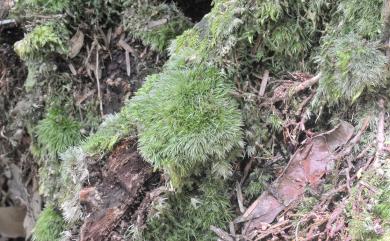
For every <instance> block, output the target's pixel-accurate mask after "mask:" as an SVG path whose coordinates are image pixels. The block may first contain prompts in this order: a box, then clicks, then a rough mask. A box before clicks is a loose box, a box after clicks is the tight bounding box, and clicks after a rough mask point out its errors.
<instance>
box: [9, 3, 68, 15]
mask: <svg viewBox="0 0 390 241" xmlns="http://www.w3.org/2000/svg"><path fill="white" fill-rule="evenodd" d="M70 2H71V1H69V0H18V1H16V7H15V8H16V9H14V11H15V12H22V11H26V9H28V10H29V11H34V12H40V13H46V14H49V13H61V12H63V11H64V10H65V9H66V8H67V7H68V6H69V4H70Z"/></svg>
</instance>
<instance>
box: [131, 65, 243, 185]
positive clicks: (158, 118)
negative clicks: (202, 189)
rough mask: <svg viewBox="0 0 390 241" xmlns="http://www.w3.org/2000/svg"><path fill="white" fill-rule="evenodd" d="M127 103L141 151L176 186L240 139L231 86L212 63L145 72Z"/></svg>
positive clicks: (236, 111) (239, 127) (220, 158)
mask: <svg viewBox="0 0 390 241" xmlns="http://www.w3.org/2000/svg"><path fill="white" fill-rule="evenodd" d="M148 81H152V82H154V83H153V87H152V88H150V87H149V85H146V87H145V88H147V89H148V90H149V91H145V90H140V93H142V94H138V95H137V96H136V97H135V98H134V99H133V101H132V102H131V104H130V107H131V109H132V111H133V116H134V119H135V121H136V122H137V125H138V127H139V149H140V152H141V154H142V156H143V157H144V158H145V159H146V160H148V161H150V162H151V163H153V165H155V166H156V167H158V168H162V169H164V170H165V171H167V172H168V173H169V175H170V176H171V178H172V182H173V184H174V185H175V186H180V183H181V179H182V178H185V177H189V176H191V175H192V174H196V173H200V172H201V171H203V170H204V169H203V168H205V167H209V168H206V170H207V169H210V165H212V164H213V163H212V162H218V160H223V161H225V162H229V160H228V159H227V155H228V153H229V152H230V151H232V150H233V149H234V148H235V147H237V146H239V143H240V141H241V138H242V133H241V125H242V122H241V114H240V112H239V111H238V109H237V104H236V103H235V101H234V100H233V99H232V97H230V96H229V92H230V91H231V90H232V88H231V86H230V85H229V84H227V83H225V80H224V78H223V76H222V75H221V74H220V73H219V71H218V70H217V69H215V68H211V67H204V66H199V67H194V68H190V67H187V68H182V69H177V70H167V71H166V72H164V73H161V74H159V75H154V76H153V77H149V79H148Z"/></svg>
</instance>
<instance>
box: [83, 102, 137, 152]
mask: <svg viewBox="0 0 390 241" xmlns="http://www.w3.org/2000/svg"><path fill="white" fill-rule="evenodd" d="M134 130H135V128H134V125H133V124H132V122H131V119H130V118H129V116H128V113H127V112H126V109H123V110H122V112H121V113H119V114H116V115H112V116H109V117H107V118H106V120H105V121H104V122H103V123H102V124H101V125H100V127H99V128H98V130H97V131H96V133H94V134H93V135H91V136H89V137H88V138H87V139H86V141H85V142H84V143H83V144H82V147H83V150H85V151H86V152H87V153H89V154H97V153H104V152H107V151H110V150H111V149H112V148H113V147H114V145H115V144H116V143H117V142H118V141H119V140H120V139H121V138H122V137H124V136H126V135H130V134H133V132H134Z"/></svg>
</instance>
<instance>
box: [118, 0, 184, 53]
mask: <svg viewBox="0 0 390 241" xmlns="http://www.w3.org/2000/svg"><path fill="white" fill-rule="evenodd" d="M125 6H126V5H125ZM123 24H124V26H125V29H126V30H127V31H129V33H130V34H131V35H133V36H134V37H136V38H139V39H141V40H142V42H143V43H144V44H145V45H149V46H151V47H152V48H153V49H154V50H158V51H163V50H164V49H165V48H166V47H167V46H168V44H169V41H170V40H172V39H174V38H175V37H176V36H177V35H179V34H180V33H182V32H183V31H184V30H186V29H187V28H189V27H190V26H191V21H190V20H189V19H188V18H186V17H185V16H184V15H183V14H182V13H181V12H180V11H179V10H178V9H177V8H176V6H175V5H174V4H165V3H163V4H158V5H157V4H153V3H150V2H148V1H138V2H137V1H131V2H129V3H128V6H127V10H126V11H125V13H124V19H123Z"/></svg>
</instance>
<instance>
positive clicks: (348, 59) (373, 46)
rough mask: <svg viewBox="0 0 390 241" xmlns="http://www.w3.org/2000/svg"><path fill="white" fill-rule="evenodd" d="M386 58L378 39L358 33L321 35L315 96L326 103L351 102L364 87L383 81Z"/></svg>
mask: <svg viewBox="0 0 390 241" xmlns="http://www.w3.org/2000/svg"><path fill="white" fill-rule="evenodd" d="M386 62H387V60H386V56H385V55H384V54H383V53H382V52H381V51H380V50H379V43H378V42H368V41H367V40H365V39H363V38H361V37H360V36H359V35H358V34H353V33H351V34H348V35H345V36H334V35H330V36H327V37H325V38H323V40H322V48H321V53H320V56H319V57H318V64H319V66H320V69H321V71H322V78H321V80H320V86H319V90H318V95H317V98H318V99H319V100H321V101H324V102H327V103H329V104H337V103H338V102H339V101H348V102H354V101H355V100H356V99H357V98H358V97H359V96H360V95H362V93H363V91H364V90H367V89H370V88H372V87H376V86H379V85H382V84H383V83H384V81H385V78H386V74H385V66H386Z"/></svg>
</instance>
